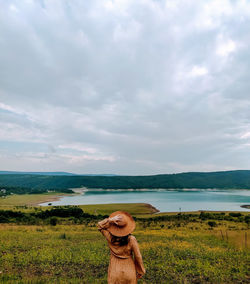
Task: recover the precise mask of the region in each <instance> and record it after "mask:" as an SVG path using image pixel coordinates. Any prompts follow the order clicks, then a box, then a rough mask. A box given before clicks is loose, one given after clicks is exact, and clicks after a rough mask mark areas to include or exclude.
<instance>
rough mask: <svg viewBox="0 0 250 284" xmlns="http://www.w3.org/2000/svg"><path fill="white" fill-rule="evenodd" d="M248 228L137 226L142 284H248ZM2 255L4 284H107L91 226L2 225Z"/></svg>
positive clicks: (102, 248)
mask: <svg viewBox="0 0 250 284" xmlns="http://www.w3.org/2000/svg"><path fill="white" fill-rule="evenodd" d="M230 226H231V228H230ZM244 226H245V225H244ZM244 226H243V225H242V224H240V225H239V224H235V223H232V222H225V223H222V224H221V225H220V226H218V227H217V228H215V229H211V228H210V227H209V226H208V225H207V223H206V222H205V221H201V222H200V223H199V224H198V223H197V222H194V223H189V224H188V225H184V224H181V225H180V226H178V225H177V224H175V223H173V222H161V223H155V224H154V223H151V225H150V227H145V225H143V223H141V222H137V229H136V231H135V234H134V235H135V236H136V238H137V240H138V242H139V245H140V248H141V252H142V255H143V259H144V263H145V267H146V270H147V273H146V275H145V277H144V279H143V280H140V281H139V283H157V284H159V283H247V282H248V281H249V267H248V265H249V263H248V259H249V249H247V248H245V246H244V245H239V244H241V243H242V241H243V242H244V236H245V235H244V234H245V233H246V232H247V233H248V234H249V230H247V226H245V227H244ZM169 227H170V228H169ZM221 231H222V233H223V236H226V233H225V232H226V231H227V234H228V239H227V238H226V237H224V238H222V237H221ZM0 256H1V257H0V271H1V272H0V281H2V283H106V278H107V268H108V262H109V251H108V248H107V244H106V241H105V240H104V239H103V237H102V235H101V234H100V233H99V232H98V231H97V229H96V227H95V226H92V225H91V224H90V225H89V226H86V225H57V226H24V225H9V224H2V225H0Z"/></svg>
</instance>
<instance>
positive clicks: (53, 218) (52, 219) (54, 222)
mask: <svg viewBox="0 0 250 284" xmlns="http://www.w3.org/2000/svg"><path fill="white" fill-rule="evenodd" d="M49 223H50V225H52V226H56V224H57V218H56V217H52V218H50V220H49Z"/></svg>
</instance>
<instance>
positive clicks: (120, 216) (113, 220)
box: [109, 214, 122, 225]
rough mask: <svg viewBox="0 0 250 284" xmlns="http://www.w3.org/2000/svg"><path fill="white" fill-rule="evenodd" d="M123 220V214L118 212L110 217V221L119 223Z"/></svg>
mask: <svg viewBox="0 0 250 284" xmlns="http://www.w3.org/2000/svg"><path fill="white" fill-rule="evenodd" d="M120 221H122V215H120V214H118V215H116V216H115V217H112V218H109V222H111V223H114V224H116V225H118V223H119V222H120Z"/></svg>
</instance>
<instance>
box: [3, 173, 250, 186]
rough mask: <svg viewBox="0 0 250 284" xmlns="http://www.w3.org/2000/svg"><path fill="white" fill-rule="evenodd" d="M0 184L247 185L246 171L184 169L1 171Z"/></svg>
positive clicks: (249, 175)
mask: <svg viewBox="0 0 250 284" xmlns="http://www.w3.org/2000/svg"><path fill="white" fill-rule="evenodd" d="M0 186H1V187H2V188H3V187H4V186H6V187H15V186H18V187H25V188H33V189H40V190H41V189H55V190H58V189H67V188H79V187H87V188H103V189H108V188H109V189H129V188H133V189H142V188H148V189H153V188H166V189H167V188H179V189H181V188H220V189H223V188H224V189H242V188H245V189H250V171H248V170H240V171H223V172H208V173H205V172H188V173H179V174H162V175H152V176H80V175H75V176H53V175H34V174H32V175H30V174H16V175H15V174H11V175H10V174H6V175H4V174H2V175H0Z"/></svg>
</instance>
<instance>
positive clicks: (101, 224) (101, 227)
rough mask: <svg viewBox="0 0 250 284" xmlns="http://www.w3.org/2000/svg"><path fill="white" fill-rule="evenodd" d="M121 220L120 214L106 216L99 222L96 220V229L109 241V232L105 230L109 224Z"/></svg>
mask: <svg viewBox="0 0 250 284" xmlns="http://www.w3.org/2000/svg"><path fill="white" fill-rule="evenodd" d="M120 220H121V216H120V215H116V216H115V217H113V218H106V219H104V220H102V221H100V222H98V230H99V231H100V232H101V233H102V234H103V235H104V237H105V238H106V239H107V240H108V241H111V235H110V232H109V231H108V230H107V229H108V228H109V226H110V224H117V222H119V221H120Z"/></svg>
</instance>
